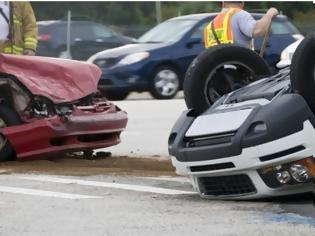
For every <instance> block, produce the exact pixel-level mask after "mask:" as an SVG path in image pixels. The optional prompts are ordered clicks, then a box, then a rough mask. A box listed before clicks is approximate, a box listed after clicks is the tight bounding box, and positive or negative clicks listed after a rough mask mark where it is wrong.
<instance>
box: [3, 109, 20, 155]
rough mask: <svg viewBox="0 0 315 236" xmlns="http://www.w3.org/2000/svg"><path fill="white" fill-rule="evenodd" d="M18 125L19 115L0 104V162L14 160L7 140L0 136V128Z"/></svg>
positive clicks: (12, 151)
mask: <svg viewBox="0 0 315 236" xmlns="http://www.w3.org/2000/svg"><path fill="white" fill-rule="evenodd" d="M18 124H21V120H20V117H19V115H18V114H17V113H16V112H15V111H14V110H13V109H11V108H10V107H8V106H6V105H2V104H0V161H10V160H14V159H15V153H14V150H13V148H12V146H11V144H10V143H9V141H8V140H7V138H6V137H5V136H4V135H2V134H1V128H4V127H6V126H12V125H18Z"/></svg>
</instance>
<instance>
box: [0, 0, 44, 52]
mask: <svg viewBox="0 0 315 236" xmlns="http://www.w3.org/2000/svg"><path fill="white" fill-rule="evenodd" d="M0 32H1V33H0V52H2V53H9V54H17V55H35V52H36V47H37V35H38V29H37V25H36V18H35V15H34V12H33V9H32V6H31V4H30V3H29V2H26V1H23V2H22V1H21V2H15V1H12V2H11V1H0Z"/></svg>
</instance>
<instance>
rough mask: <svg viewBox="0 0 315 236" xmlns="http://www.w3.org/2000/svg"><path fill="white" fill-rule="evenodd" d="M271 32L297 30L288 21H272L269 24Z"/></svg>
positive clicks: (282, 32) (294, 32) (280, 32)
mask: <svg viewBox="0 0 315 236" xmlns="http://www.w3.org/2000/svg"><path fill="white" fill-rule="evenodd" d="M271 32H272V34H299V31H298V30H297V29H296V28H295V27H294V26H293V25H292V24H291V23H290V22H288V21H286V22H285V21H274V22H272V25H271Z"/></svg>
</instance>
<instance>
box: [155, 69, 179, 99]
mask: <svg viewBox="0 0 315 236" xmlns="http://www.w3.org/2000/svg"><path fill="white" fill-rule="evenodd" d="M154 87H155V90H156V91H157V92H158V93H159V94H160V95H162V96H165V97H166V96H171V95H174V94H175V93H176V92H177V90H178V87H179V82H178V75H177V74H176V73H175V72H174V71H172V70H170V69H164V70H161V71H159V72H158V73H157V74H156V75H155V78H154Z"/></svg>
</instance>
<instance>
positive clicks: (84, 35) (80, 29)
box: [71, 24, 94, 40]
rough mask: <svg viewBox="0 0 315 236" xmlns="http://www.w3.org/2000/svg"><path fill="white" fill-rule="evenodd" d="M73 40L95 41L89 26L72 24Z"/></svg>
mask: <svg viewBox="0 0 315 236" xmlns="http://www.w3.org/2000/svg"><path fill="white" fill-rule="evenodd" d="M71 38H72V39H81V40H93V39H94V34H93V31H92V28H91V25H89V24H72V25H71Z"/></svg>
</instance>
